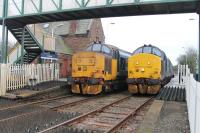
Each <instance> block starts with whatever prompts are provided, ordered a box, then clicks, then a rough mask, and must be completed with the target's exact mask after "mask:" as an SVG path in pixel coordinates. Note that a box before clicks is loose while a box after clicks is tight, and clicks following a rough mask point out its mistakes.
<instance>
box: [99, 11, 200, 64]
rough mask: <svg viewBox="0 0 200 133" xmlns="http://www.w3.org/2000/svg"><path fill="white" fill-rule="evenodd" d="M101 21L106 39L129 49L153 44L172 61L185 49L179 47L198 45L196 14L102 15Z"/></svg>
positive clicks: (174, 61) (196, 46)
mask: <svg viewBox="0 0 200 133" xmlns="http://www.w3.org/2000/svg"><path fill="white" fill-rule="evenodd" d="M191 19H192V20H191ZM102 23H103V27H104V33H105V36H106V43H109V44H112V45H115V46H117V47H119V48H121V49H124V50H127V51H129V52H133V51H134V50H135V49H136V48H138V47H140V46H142V45H144V44H152V45H155V46H157V47H159V48H160V49H162V50H163V51H164V52H165V53H166V55H167V56H168V58H170V60H171V61H172V63H173V65H176V64H177V61H176V59H177V57H178V56H179V55H180V54H183V53H184V48H182V47H185V48H187V47H194V48H198V15H197V14H176V15H153V16H136V17H119V18H104V19H102Z"/></svg>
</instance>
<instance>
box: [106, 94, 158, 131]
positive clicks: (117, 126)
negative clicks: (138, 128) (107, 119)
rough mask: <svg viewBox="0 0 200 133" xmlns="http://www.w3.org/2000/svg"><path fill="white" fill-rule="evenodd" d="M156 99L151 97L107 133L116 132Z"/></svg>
mask: <svg viewBox="0 0 200 133" xmlns="http://www.w3.org/2000/svg"><path fill="white" fill-rule="evenodd" d="M153 98H154V97H151V98H149V99H147V100H145V101H144V102H143V103H142V104H141V105H139V106H138V107H137V108H136V109H135V110H134V111H133V112H131V113H130V114H128V115H127V116H126V117H125V118H123V119H122V120H121V121H120V122H118V123H117V124H115V125H114V126H113V127H112V128H110V129H109V130H108V131H106V132H105V133H113V132H115V131H116V130H117V129H118V128H119V127H120V126H121V125H122V124H123V123H124V122H126V121H127V120H128V119H130V118H131V117H133V116H136V114H137V112H138V111H139V110H140V109H141V108H142V107H144V106H145V105H146V104H147V103H149V102H150V101H151V100H152V99H153Z"/></svg>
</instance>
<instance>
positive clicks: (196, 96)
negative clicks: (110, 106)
mask: <svg viewBox="0 0 200 133" xmlns="http://www.w3.org/2000/svg"><path fill="white" fill-rule="evenodd" d="M186 98H187V108H188V118H189V123H190V130H191V133H200V82H197V81H196V80H195V79H194V77H193V74H190V73H189V71H188V75H187V76H186Z"/></svg>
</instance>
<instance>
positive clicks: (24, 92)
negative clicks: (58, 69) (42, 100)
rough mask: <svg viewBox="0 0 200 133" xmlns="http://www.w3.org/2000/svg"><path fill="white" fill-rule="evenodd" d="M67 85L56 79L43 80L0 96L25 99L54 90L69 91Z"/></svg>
mask: <svg viewBox="0 0 200 133" xmlns="http://www.w3.org/2000/svg"><path fill="white" fill-rule="evenodd" d="M69 89H70V88H69V86H68V85H67V83H66V81H64V80H58V81H50V82H43V83H40V84H37V85H33V86H24V87H23V88H21V89H18V90H13V91H8V92H6V94H5V95H4V96H1V97H2V98H5V99H11V100H16V99H26V98H31V97H35V96H38V95H44V94H48V93H54V92H61V93H63V92H65V93H67V92H69V91H70V90H69Z"/></svg>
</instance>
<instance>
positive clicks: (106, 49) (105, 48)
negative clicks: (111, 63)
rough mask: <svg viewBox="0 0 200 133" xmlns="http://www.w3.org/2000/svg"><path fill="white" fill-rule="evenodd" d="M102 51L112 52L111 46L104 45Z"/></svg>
mask: <svg viewBox="0 0 200 133" xmlns="http://www.w3.org/2000/svg"><path fill="white" fill-rule="evenodd" d="M102 51H103V53H106V54H110V52H111V50H110V48H108V47H106V46H103V47H102Z"/></svg>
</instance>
